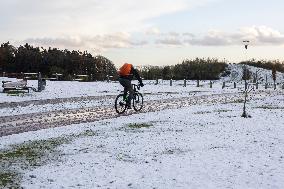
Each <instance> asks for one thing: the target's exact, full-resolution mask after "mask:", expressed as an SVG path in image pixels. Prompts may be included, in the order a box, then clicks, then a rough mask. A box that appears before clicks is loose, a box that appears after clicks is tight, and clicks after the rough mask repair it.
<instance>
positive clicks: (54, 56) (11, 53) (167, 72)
mask: <svg viewBox="0 0 284 189" xmlns="http://www.w3.org/2000/svg"><path fill="white" fill-rule="evenodd" d="M240 63H242V64H247V65H251V66H256V67H260V68H264V69H270V70H272V69H275V70H277V71H279V72H284V64H283V63H282V62H280V61H277V60H274V61H265V60H261V61H256V60H255V59H252V60H249V61H246V62H240ZM133 64H134V66H135V63H133ZM227 67H228V64H227V63H225V62H224V61H220V60H218V59H214V58H195V59H186V60H184V61H182V62H181V63H179V64H176V65H172V66H143V67H141V68H140V69H139V71H140V74H141V76H142V78H144V79H147V80H154V79H164V80H168V79H174V80H181V79H187V80H217V79H219V78H220V77H222V76H226V75H229V74H230V71H229V70H228V69H227ZM116 71H117V68H116V67H115V65H114V64H113V63H112V61H110V60H109V59H107V58H106V57H104V56H100V55H99V56H92V55H91V54H90V53H88V52H87V51H84V52H81V51H74V50H73V51H69V50H67V49H65V50H59V49H57V48H51V47H49V48H48V49H44V48H42V47H41V48H40V47H33V46H32V45H29V44H25V45H23V46H20V47H18V48H16V47H14V46H12V45H11V44H10V43H9V42H7V43H3V44H1V47H0V73H3V72H6V73H38V72H41V73H42V76H43V77H47V78H50V77H54V74H56V73H57V74H62V78H61V79H62V80H72V79H74V78H75V77H76V75H88V78H87V80H89V81H95V80H105V79H108V78H109V76H112V78H113V79H116V78H117V72H116ZM244 75H248V74H244Z"/></svg>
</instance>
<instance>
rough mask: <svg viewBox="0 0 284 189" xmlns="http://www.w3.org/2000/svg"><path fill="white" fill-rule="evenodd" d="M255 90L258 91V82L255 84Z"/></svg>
mask: <svg viewBox="0 0 284 189" xmlns="http://www.w3.org/2000/svg"><path fill="white" fill-rule="evenodd" d="M255 88H256V89H258V81H257V82H256V84H255Z"/></svg>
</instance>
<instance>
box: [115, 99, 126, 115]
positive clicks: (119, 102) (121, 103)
mask: <svg viewBox="0 0 284 189" xmlns="http://www.w3.org/2000/svg"><path fill="white" fill-rule="evenodd" d="M123 96H124V95H123V94H119V95H118V96H117V97H116V99H115V104H114V107H115V111H116V112H117V113H118V114H123V113H124V112H125V110H126V102H125V100H124V97H123Z"/></svg>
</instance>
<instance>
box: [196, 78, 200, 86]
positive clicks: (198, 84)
mask: <svg viewBox="0 0 284 189" xmlns="http://www.w3.org/2000/svg"><path fill="white" fill-rule="evenodd" d="M196 87H199V79H198V80H197V85H196Z"/></svg>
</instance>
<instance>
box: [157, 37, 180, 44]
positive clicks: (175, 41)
mask: <svg viewBox="0 0 284 189" xmlns="http://www.w3.org/2000/svg"><path fill="white" fill-rule="evenodd" d="M156 44H162V45H182V42H181V41H180V40H179V39H177V38H165V39H159V40H156Z"/></svg>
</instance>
